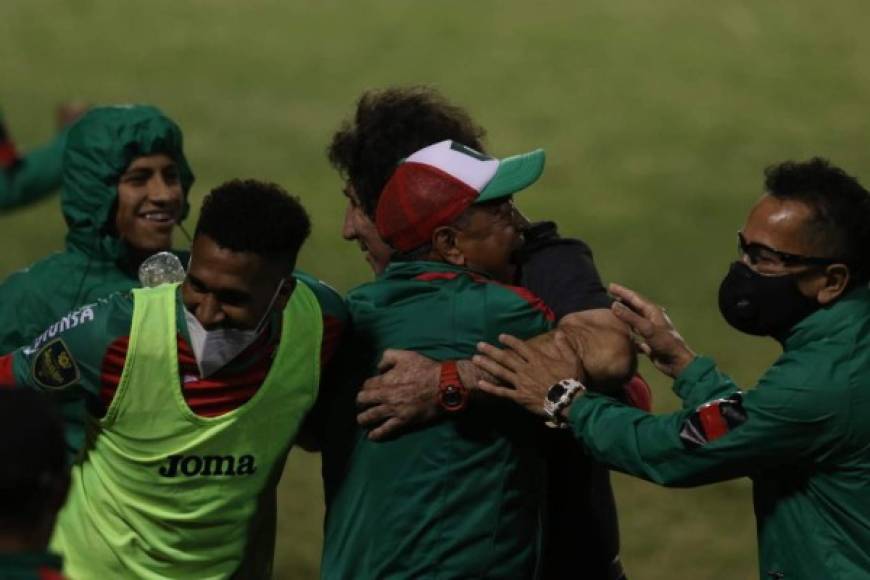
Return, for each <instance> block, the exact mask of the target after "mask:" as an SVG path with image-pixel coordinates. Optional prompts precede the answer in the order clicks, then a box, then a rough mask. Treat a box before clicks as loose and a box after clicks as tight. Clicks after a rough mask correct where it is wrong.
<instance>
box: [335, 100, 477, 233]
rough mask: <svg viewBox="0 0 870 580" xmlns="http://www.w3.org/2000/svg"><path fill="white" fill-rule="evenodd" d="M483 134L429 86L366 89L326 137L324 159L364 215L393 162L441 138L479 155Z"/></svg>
mask: <svg viewBox="0 0 870 580" xmlns="http://www.w3.org/2000/svg"><path fill="white" fill-rule="evenodd" d="M485 134H486V131H484V129H483V127H481V126H479V125H477V124H475V123H474V121H472V120H471V116H470V115H469V114H468V113H467V112H466V111H465V110H464V109H462V108H460V107H457V106H455V105H452V104H450V103H449V102H447V100H446V99H445V98H444V97H443V96H441V94H440V93H438V91H436V90H435V89H433V88H431V87H424V86H416V87H393V88H388V89H384V90H371V91H366V92H365V93H363V95H362V96H361V97H360V99H359V101H357V106H356V114H355V115H354V117H353V120H352V121H345V122H344V123H343V124H342V126H341V128H340V129H339V130H338V131H336V133H335V134H334V135H333V136H332V142H331V143H330V145H329V148H328V149H327V154H328V156H329V161H330V163H332V166H333V167H335V168H336V169H337V170H338V171H339V172H340V173H341V174H342V176H343V177H344V178H345V179H347V180H349V181H350V183H351V185H353V188H354V190H355V191H356V194H357V196H358V197H359V199H360V202H361V203H362V206H363V210H364V211H365V212H366V213H367V214H368V215H370V216H373V215H374V213H375V208H376V207H377V205H378V198H379V197H380V195H381V190H382V189H383V188H384V186H385V185H386V184H387V181H388V180H389V179H390V176H391V175H392V174H393V171H394V170H395V169H396V165H398V163H399V161H401V160H402V159H404V158H405V157H407V156H408V155H410V154H411V153H413V152H415V151H417V150H418V149H422V148H423V147H426V146H427V145H432V144H433V143H437V142H439V141H444V140H445V139H453V140H454V141H458V142H460V143H462V144H464V145H468V146H469V147H471V148H472V149H477V150H478V151H481V152H483V151H484V149H483V144H482V140H483V137H484V135H485Z"/></svg>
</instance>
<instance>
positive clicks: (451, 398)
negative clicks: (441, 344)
mask: <svg viewBox="0 0 870 580" xmlns="http://www.w3.org/2000/svg"><path fill="white" fill-rule="evenodd" d="M438 405H440V406H441V408H442V409H444V410H445V411H447V412H448V413H455V412H457V411H461V410H463V409H464V408H465V407H466V406H467V405H468V389H466V388H465V385H463V384H462V380H461V379H460V378H459V371H458V370H457V368H456V361H455V360H448V361H444V362H442V363H441V379H440V380H439V381H438Z"/></svg>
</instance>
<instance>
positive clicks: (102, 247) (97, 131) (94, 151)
mask: <svg viewBox="0 0 870 580" xmlns="http://www.w3.org/2000/svg"><path fill="white" fill-rule="evenodd" d="M155 153H165V154H166V155H168V156H169V157H171V158H172V159H173V160H174V161H175V163H176V164H177V165H178V175H179V180H180V182H181V186H182V190H183V192H184V207H183V208H182V214H181V217H182V219H184V218H185V217H186V216H187V212H188V209H189V206H188V203H187V193H188V192H189V191H190V187H191V185H192V184H193V179H194V177H193V173H192V172H191V170H190V166H189V165H188V163H187V159H186V158H185V157H184V150H183V148H182V135H181V129H179V127H178V125H176V124H175V122H174V121H172V119H170V118H169V117H167V116H166V115H164V114H163V113H162V112H161V111H160V110H159V109H157V108H155V107H151V106H145V105H119V106H111V107H98V108H94V109H91V110H90V111H89V112H88V113H87V114H85V115H84V116H83V117H82V118H81V119H79V120H78V121H77V122H76V123H75V124H74V125H73V126H72V128H71V129H70V131H69V134H68V136H67V142H66V148H65V149H64V154H63V192H62V194H61V208H62V210H63V215H64V218H65V219H66V223H67V226H68V227H69V231H68V232H67V236H66V243H67V248H68V249H73V248H74V249H75V250H78V251H80V252H83V253H85V254H88V255H90V256H94V257H104V258H106V259H111V260H117V259H118V258H120V257H121V256H123V254H124V244H123V243H122V242H121V240H120V239H119V238H118V237H117V236H115V235H113V234H111V233H109V232H110V231H111V228H110V227H108V226H109V225H110V223H112V222H113V221H114V219H115V216H114V211H115V208H116V207H117V206H116V201H117V199H118V182H119V181H120V178H121V175H123V173H124V171H126V169H127V167H128V166H129V165H130V163H132V162H133V160H134V159H136V158H137V157H142V156H143V155H153V154H155Z"/></svg>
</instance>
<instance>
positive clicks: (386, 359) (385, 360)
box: [378, 348, 402, 373]
mask: <svg viewBox="0 0 870 580" xmlns="http://www.w3.org/2000/svg"><path fill="white" fill-rule="evenodd" d="M401 352H402V351H400V350H396V349H393V348H388V349H387V350H385V351H384V355H383V356H382V357H381V361H380V362H379V363H378V372H379V373H385V372H387V371H388V370H389V369H391V368H393V367H394V366H396V364H397V363H398V362H399V358H400V353H401Z"/></svg>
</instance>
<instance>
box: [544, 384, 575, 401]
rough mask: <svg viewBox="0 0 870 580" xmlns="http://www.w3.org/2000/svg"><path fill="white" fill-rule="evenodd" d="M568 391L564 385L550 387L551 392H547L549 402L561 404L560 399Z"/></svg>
mask: <svg viewBox="0 0 870 580" xmlns="http://www.w3.org/2000/svg"><path fill="white" fill-rule="evenodd" d="M567 390H568V389H566V388H565V387H564V385H562V383H556V384H555V385H553V386H552V387H550V390H549V391H547V400H548V401H550V402H551V403H557V402H559V399H561V398H562V395H564V394H565V393H566V392H567ZM538 396H540V395H538Z"/></svg>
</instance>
